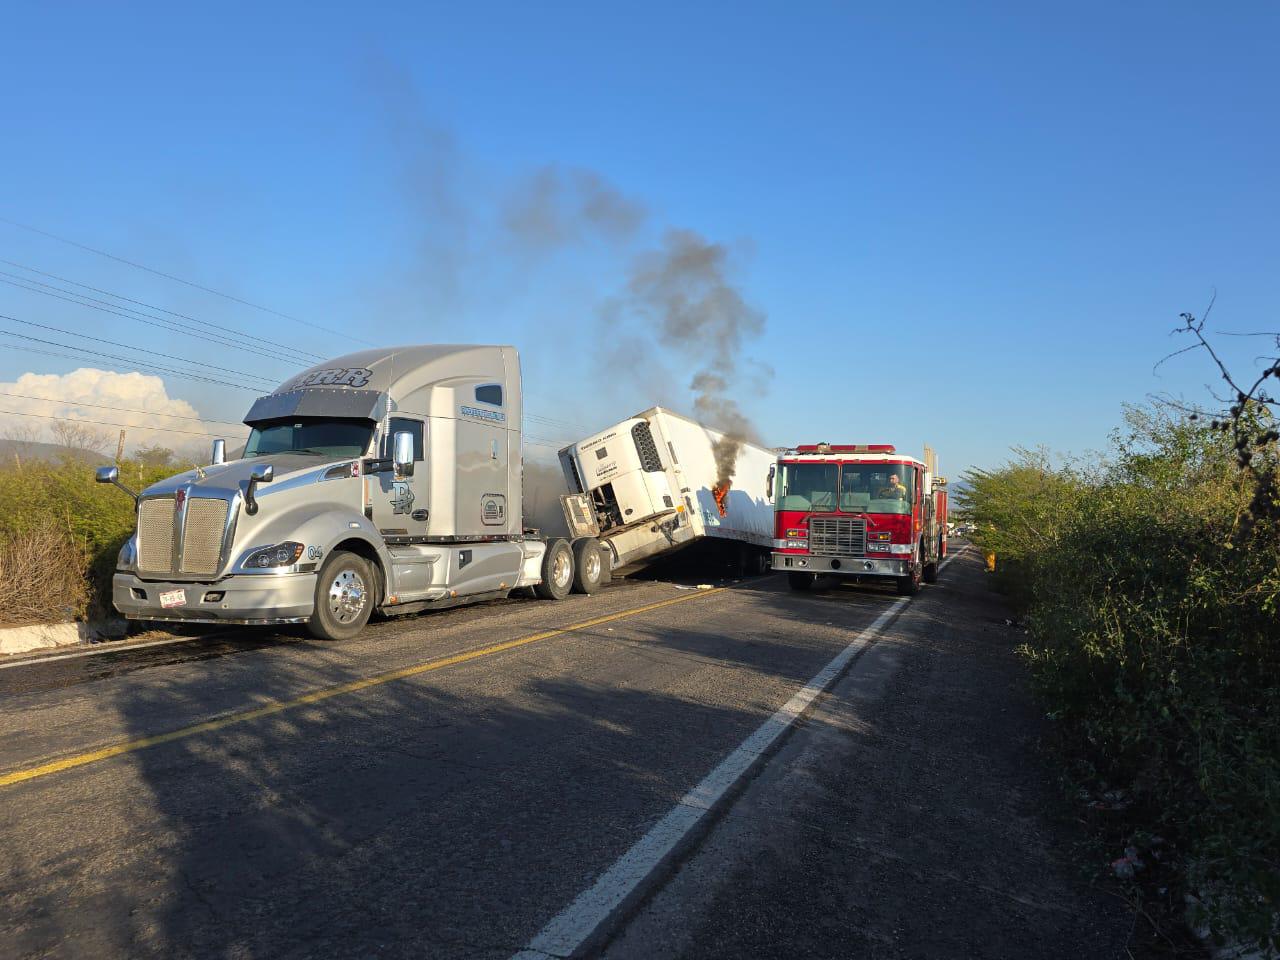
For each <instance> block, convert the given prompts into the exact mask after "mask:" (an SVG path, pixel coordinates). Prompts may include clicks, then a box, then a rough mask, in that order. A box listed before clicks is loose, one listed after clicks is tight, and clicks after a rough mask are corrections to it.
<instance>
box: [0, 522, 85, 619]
mask: <svg viewBox="0 0 1280 960" xmlns="http://www.w3.org/2000/svg"><path fill="white" fill-rule="evenodd" d="M88 570H89V557H88V555H87V553H86V551H85V549H84V547H83V546H81V545H80V543H78V542H77V541H76V539H75V538H74V537H73V536H72V535H71V534H70V533H68V532H67V531H66V530H65V529H60V528H59V527H58V526H57V525H56V524H43V525H38V526H34V527H30V528H28V529H25V530H22V531H18V532H15V533H11V534H9V535H7V536H5V537H3V538H0V625H4V626H19V625H22V624H28V623H50V622H56V621H64V620H72V619H75V618H76V617H80V616H83V614H84V612H85V608H86V606H87V605H88V600H89V583H88V580H87V574H88Z"/></svg>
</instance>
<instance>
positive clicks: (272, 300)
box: [0, 3, 1280, 472]
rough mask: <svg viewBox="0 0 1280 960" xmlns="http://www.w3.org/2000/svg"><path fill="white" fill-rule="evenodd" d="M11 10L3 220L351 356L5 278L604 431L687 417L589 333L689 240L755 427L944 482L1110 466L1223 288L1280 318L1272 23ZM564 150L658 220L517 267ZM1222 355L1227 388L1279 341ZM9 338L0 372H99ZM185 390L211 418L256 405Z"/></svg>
mask: <svg viewBox="0 0 1280 960" xmlns="http://www.w3.org/2000/svg"><path fill="white" fill-rule="evenodd" d="M6 20H7V29H6V31H5V32H6V37H5V41H4V47H3V54H4V55H3V57H0V89H2V90H3V91H4V92H3V93H0V105H2V106H3V115H4V117H5V122H4V130H5V137H4V142H5V145H4V149H3V150H2V151H0V217H4V218H7V219H10V220H13V221H17V222H19V223H24V224H30V225H33V226H37V227H40V228H41V229H43V230H46V231H50V232H52V233H55V234H57V235H59V236H63V237H67V238H71V239H74V240H76V241H78V242H81V243H83V244H87V245H90V246H93V247H96V248H99V249H102V250H106V251H110V252H112V253H114V254H116V255H118V256H120V257H124V258H127V259H129V260H133V261H135V262H138V263H141V264H145V265H147V266H149V267H152V268H154V269H157V270H161V271H164V272H166V273H171V274H174V275H177V276H181V277H183V278H186V279H189V280H192V281H194V282H196V283H199V284H201V285H205V286H208V287H212V288H216V289H218V290H221V291H224V292H227V293H230V294H232V295H234V296H237V297H241V298H243V299H246V300H249V301H252V302H254V303H258V304H262V305H265V306H268V307H270V308H272V309H274V310H276V311H280V312H283V313H287V314H289V315H291V316H294V317H299V318H305V319H306V320H308V321H309V322H311V323H314V324H319V325H321V326H324V327H327V328H330V329H332V330H336V331H339V332H340V334H341V335H335V334H327V333H321V332H319V331H317V330H315V329H314V328H313V327H309V326H304V325H302V324H298V323H295V322H293V321H289V320H285V319H283V318H281V317H279V316H276V315H274V314H269V313H265V312H261V311H255V310H253V309H251V308H248V307H245V306H243V305H239V304H236V303H233V302H231V301H229V300H226V299H223V298H219V297H215V296H211V295H208V294H205V293H202V292H200V291H197V290H195V289H193V288H190V287H186V286H183V285H181V284H177V283H174V282H172V281H169V280H164V279H162V278H159V277H156V276H154V275H152V274H148V273H145V272H142V271H139V270H136V269H133V268H130V267H128V266H126V265H123V264H121V263H119V262H116V261H112V260H107V259H105V258H102V257H98V256H95V255H93V254H89V253H86V252H84V251H82V250H79V249H76V248H73V247H70V246H68V245H66V244H63V243H59V242H57V241H54V240H51V239H48V238H46V237H42V236H39V235H36V234H32V233H30V232H28V231H24V230H21V229H19V228H16V227H13V226H10V225H8V224H5V223H0V258H4V259H7V260H11V261H16V262H19V263H23V264H26V265H29V266H34V267H37V268H39V269H42V270H45V271H47V272H49V273H53V274H58V275H60V276H64V277H67V278H70V279H73V280H77V281H80V282H83V283H89V284H93V285H95V286H99V287H101V288H103V289H106V290H109V291H112V292H115V293H120V294H124V295H127V296H130V297H133V298H135V299H138V300H143V301H146V302H147V303H150V304H154V305H157V306H161V307H163V308H165V309H168V310H173V311H178V312H182V313H186V314H189V315H191V316H195V317H198V318H200V319H201V320H207V321H209V322H212V323H218V324H222V325H224V326H229V327H233V328H236V329H241V330H245V331H248V332H250V333H251V334H253V335H256V336H258V337H262V338H264V339H267V340H274V341H282V342H287V343H290V344H295V345H304V346H305V347H306V348H307V349H308V350H311V351H313V352H316V353H319V354H322V355H326V356H330V355H336V354H339V353H342V352H345V351H346V350H347V349H349V348H352V349H353V348H355V347H358V346H360V344H359V343H356V342H353V341H356V340H360V341H366V342H374V343H393V342H428V341H475V342H494V341H503V342H512V343H515V344H516V345H517V346H519V347H520V348H521V349H522V353H523V356H524V361H525V374H526V386H527V389H528V392H529V395H530V400H529V409H530V410H532V411H534V412H535V413H537V414H539V415H541V416H544V417H549V418H554V419H557V420H564V421H569V422H572V423H575V424H581V425H582V426H584V427H586V428H588V429H590V430H594V429H595V428H597V427H600V426H603V425H605V424H606V423H608V422H611V421H612V420H614V419H618V418H620V417H621V416H623V415H626V414H628V413H630V412H633V411H634V410H635V409H639V408H640V407H643V406H648V405H650V404H651V403H653V402H657V401H662V402H666V403H668V404H670V405H672V406H673V407H676V408H678V409H679V408H683V409H689V407H690V406H691V398H690V396H689V393H688V390H687V383H688V378H689V374H690V373H691V371H692V370H693V369H694V367H696V365H697V364H696V358H695V357H693V356H691V355H690V354H689V352H688V351H683V350H670V349H668V350H661V349H659V350H656V351H654V352H652V353H651V354H650V355H649V356H648V357H638V358H637V359H636V361H635V362H634V363H630V364H622V365H621V367H620V366H619V365H618V360H617V355H616V352H615V353H614V354H613V355H612V356H613V361H612V362H613V366H607V365H606V358H607V357H609V356H610V354H609V353H608V348H609V347H610V345H611V344H612V345H616V343H613V341H614V340H615V331H612V330H610V329H609V328H608V327H607V326H605V324H604V323H603V322H602V320H601V319H600V318H601V307H602V304H605V303H608V302H610V301H611V300H612V299H614V298H616V297H618V296H619V295H620V293H621V292H622V291H623V290H624V289H625V285H626V283H627V277H628V271H629V269H630V268H631V266H632V265H633V264H634V263H635V261H636V258H637V257H639V256H642V255H643V254H644V252H645V251H646V250H651V249H653V248H654V247H655V246H657V245H659V244H660V243H661V242H662V237H663V236H664V234H665V232H666V231H668V230H670V229H673V228H681V229H687V230H692V231H696V232H697V233H698V234H699V235H701V236H702V237H704V238H706V240H707V241H709V242H714V243H719V244H723V245H724V246H725V248H726V250H727V252H728V257H729V261H728V262H729V266H730V268H731V270H732V278H733V280H734V282H735V283H736V285H737V287H738V289H739V290H740V292H741V293H742V295H743V296H744V297H745V299H746V301H747V302H748V303H749V304H750V305H751V306H753V307H754V308H756V309H758V310H759V311H761V312H763V313H764V314H765V315H766V316H767V324H766V327H765V330H764V332H763V333H762V334H761V335H760V336H759V337H758V338H756V339H754V340H751V341H749V342H748V343H747V344H746V345H745V348H744V353H745V357H744V364H745V366H744V369H746V370H747V371H748V372H749V373H752V374H753V375H752V376H751V377H748V378H747V380H748V381H750V382H744V383H743V384H742V385H741V386H740V388H739V393H738V394H737V395H738V397H739V398H740V400H741V402H742V405H743V407H744V408H745V409H746V410H747V412H748V413H749V414H750V415H751V417H752V418H753V419H754V421H755V422H756V424H757V425H758V427H759V429H760V431H761V433H762V435H763V437H764V438H765V439H766V441H767V442H769V443H770V444H784V443H798V442H807V441H813V440H819V439H828V440H831V441H833V442H836V441H853V442H862V441H873V442H878V441H886V440H887V441H890V442H895V443H897V444H899V446H901V447H905V448H910V449H918V448H919V446H920V445H921V444H922V443H924V442H930V443H932V444H933V445H934V446H935V447H936V448H938V450H939V452H940V455H941V457H942V461H943V466H944V469H945V471H946V472H956V471H958V470H960V469H963V468H964V467H966V466H969V465H972V464H978V465H993V464H995V463H998V462H999V461H1001V460H1002V459H1003V458H1004V456H1005V455H1006V452H1007V450H1008V448H1009V447H1010V446H1012V445H1015V444H1022V445H1037V444H1047V445H1049V446H1050V447H1052V448H1054V449H1056V450H1073V451H1081V450H1084V449H1087V448H1091V447H1094V448H1096V447H1100V446H1102V445H1103V444H1104V442H1105V439H1106V434H1107V432H1108V431H1109V430H1110V429H1111V428H1112V427H1114V426H1115V425H1116V423H1117V422H1118V421H1119V419H1120V414H1121V404H1122V403H1124V402H1126V401H1141V400H1142V399H1143V398H1144V397H1145V396H1146V395H1147V394H1149V393H1152V392H1157V391H1169V392H1172V393H1175V394H1181V395H1183V396H1185V397H1187V398H1188V399H1199V398H1201V397H1202V396H1203V385H1204V384H1205V383H1206V382H1207V381H1209V380H1210V379H1211V371H1210V370H1209V368H1208V366H1207V365H1206V363H1205V362H1204V361H1203V360H1202V359H1199V358H1181V359H1179V360H1177V361H1175V362H1173V363H1171V364H1169V365H1166V366H1165V367H1164V368H1162V370H1161V371H1160V375H1159V376H1154V375H1153V373H1152V365H1153V364H1154V362H1155V361H1156V360H1157V359H1159V358H1160V356H1162V355H1163V354H1164V353H1165V352H1167V351H1169V350H1170V349H1173V348H1176V347H1177V346H1179V345H1180V344H1181V341H1177V340H1171V339H1170V338H1169V336H1168V333H1169V330H1170V329H1171V328H1172V327H1173V326H1174V325H1175V323H1176V322H1177V314H1178V313H1179V312H1180V311H1183V310H1191V311H1200V310H1202V309H1203V307H1204V306H1205V304H1206V303H1207V302H1208V300H1209V298H1210V296H1211V295H1212V293H1213V291H1215V290H1216V291H1217V302H1216V305H1215V307H1214V314H1213V323H1211V327H1213V328H1215V329H1223V330H1259V329H1264V330H1267V329H1276V328H1277V324H1276V321H1275V317H1276V306H1277V304H1278V303H1280V270H1277V266H1278V260H1280V258H1278V256H1277V255H1278V254H1280V232H1278V231H1277V229H1276V224H1277V223H1280V178H1277V175H1276V170H1277V169H1280V156H1278V154H1280V150H1278V149H1277V148H1278V147H1280V125H1278V124H1277V123H1276V109H1275V100H1276V94H1277V90H1278V88H1280V84H1278V82H1277V81H1278V80H1280V66H1278V64H1280V57H1277V46H1278V45H1280V10H1278V9H1277V8H1276V7H1275V6H1274V5H1263V4H1259V5H1256V6H1250V5H1248V4H1239V5H1233V6H1230V7H1225V8H1223V7H1220V8H1217V9H1216V10H1215V9H1210V8H1209V7H1208V6H1205V5H1195V4H1189V3H1188V4H1145V5H1143V4H1135V5H1124V6H1123V7H1121V6H1120V5H1115V4H1092V5H1090V4H1074V5H1069V6H1061V5H1059V6H1057V7H1054V8H1050V7H1049V6H1048V5H1044V6H1043V7H1041V8H1040V9H1033V8H1032V7H1031V6H1030V5H1021V4H1005V5H990V6H978V5H974V6H965V7H963V8H962V7H961V6H959V5H952V4H936V5H934V4H922V5H915V6H913V7H912V8H911V10H910V12H904V13H897V12H892V11H890V10H888V9H887V8H884V7H883V6H876V7H873V6H872V5H863V6H855V5H848V4H810V5H807V6H806V5H795V4H792V5H785V6H784V5H780V4H733V5H729V4H723V5H700V6H699V8H698V9H697V10H690V9H688V5H666V6H664V5H657V4H648V5H645V6H644V7H643V9H642V10H640V9H637V10H636V11H634V12H625V11H620V10H606V9H602V8H601V7H600V5H589V4H582V5H558V4H553V5H530V4H512V5H490V6H483V7H482V6H473V7H470V8H467V9H465V10H464V9H461V8H460V6H459V5H448V6H445V5H433V4H404V5H399V6H397V5H384V6H380V7H377V6H366V7H362V8H355V7H351V6H350V5H343V6H338V5H329V6H327V7H326V6H324V5H313V4H308V5H302V4H298V5H283V4H282V5H276V6H274V7H273V8H272V10H271V11H269V12H264V11H263V10H262V9H260V8H258V7H256V6H250V5H245V6H241V7H233V6H223V7H219V8H217V9H212V8H210V9H208V10H199V11H194V10H175V8H173V7H172V6H160V5H156V6H153V7H145V6H143V5H132V6H130V7H129V8H128V9H127V10H125V9H124V8H120V7H115V8H107V7H103V6H101V5H87V4H86V5H81V6H76V5H70V6H66V5H60V6H58V7H57V8H56V9H55V8H53V7H48V6H45V7H44V8H38V7H36V6H34V5H28V6H25V7H21V8H14V9H11V10H10V11H9V12H8V14H7V17H6ZM548 167H552V168H554V169H556V170H557V171H559V173H560V175H562V176H568V175H571V174H572V173H573V172H574V171H579V172H582V171H588V172H590V173H591V174H593V175H594V176H596V177H598V178H600V181H601V182H603V183H606V184H608V185H609V186H610V187H611V188H612V189H613V190H616V191H617V192H618V193H619V194H620V195H621V196H623V197H625V198H626V199H627V201H628V202H630V203H634V204H636V205H637V206H640V207H642V208H643V209H644V210H645V211H647V217H646V219H645V220H644V222H643V223H642V224H641V225H640V226H639V227H638V228H637V229H636V231H635V232H634V233H633V234H631V235H628V236H627V237H626V238H625V239H624V240H618V239H616V238H612V239H611V238H607V237H598V236H585V237H581V238H578V239H576V240H572V241H566V242H563V243H560V244H556V245H548V246H547V247H546V248H545V249H537V250H530V249H528V248H527V247H523V246H521V245H520V244H519V243H516V242H514V241H513V240H512V239H511V237H510V236H508V235H507V234H506V233H504V231H503V230H502V227H501V225H502V221H503V211H504V210H505V209H506V204H507V203H508V201H509V199H510V197H511V196H513V195H514V194H516V193H517V192H518V191H519V190H520V188H521V185H522V184H525V183H526V182H527V181H528V178H530V177H531V176H534V175H535V174H537V173H538V171H541V170H545V169H547V168H548ZM4 269H10V268H7V267H6V268H4ZM0 314H7V315H10V316H14V317H19V318H22V319H27V320H31V321H35V322H41V323H46V324H50V325H55V326H59V327H64V328H66V329H70V330H75V331H81V332H83V333H86V334H88V335H92V336H98V337H103V338H108V339H114V340H119V341H121V342H124V343H129V344H136V345H141V346H146V347H148V348H150V349H153V350H157V351H162V352H168V353H172V354H174V355H179V356H184V357H189V358H198V359H201V360H203V361H204V362H208V363H217V364H219V365H226V366H231V367H234V368H236V369H237V370H240V369H243V370H244V371H246V372H250V373H254V374H258V375H261V376H264V377H266V378H267V379H268V380H283V379H284V378H285V377H286V376H287V374H288V373H289V372H290V369H291V368H292V366H293V365H292V364H290V363H287V362H281V361H279V360H271V359H268V358H258V357H247V356H246V355H244V354H237V353H235V352H232V351H226V350H223V349H222V348H218V347H213V346H211V345H209V344H207V343H203V342H198V341H193V340H190V339H188V338H184V337H180V336H177V335H171V334H167V333H158V332H157V331H156V330H155V329H154V328H148V327H145V326H141V325H139V324H136V323H133V322H129V321H126V320H124V319H121V318H116V317H110V316H104V315H102V314H100V313H94V312H93V311H90V310H86V309H83V308H81V307H77V306H73V305H70V304H67V303H64V302H59V301H56V300H52V299H49V298H47V297H42V296H37V295H36V294H33V293H28V292H24V291H21V290H18V289H15V288H13V287H6V286H3V285H0ZM634 327H635V325H634V324H633V329H632V330H631V331H630V332H629V333H627V334H625V335H624V334H621V333H619V334H617V336H616V340H617V342H624V336H625V337H632V338H634V337H637V336H638V337H640V338H641V339H643V337H644V333H643V330H637V329H634ZM0 328H5V329H20V328H19V327H14V326H13V325H12V324H10V323H7V322H5V321H0ZM27 332H30V328H27ZM50 338H53V337H52V335H50ZM1223 343H1224V346H1225V348H1226V350H1227V352H1228V353H1229V354H1230V355H1231V356H1232V357H1233V359H1234V360H1235V361H1236V362H1237V363H1238V364H1240V365H1242V367H1247V366H1248V365H1250V364H1251V363H1252V359H1253V356H1254V354H1256V353H1257V352H1258V348H1259V346H1260V344H1258V343H1256V342H1255V343H1252V344H1251V343H1249V342H1248V341H1242V340H1227V341H1224V342H1223ZM103 349H105V348H103ZM0 350H4V352H3V353H0V381H5V382H11V381H13V380H14V379H16V378H17V377H18V376H19V375H20V374H22V373H24V372H28V371H37V372H41V373H63V372H66V371H69V370H71V369H74V368H75V367H77V366H82V365H86V363H85V362H84V361H75V360H70V359H64V358H57V357H49V356H43V355H38V354H31V353H24V352H18V351H10V350H7V349H6V348H4V347H0ZM624 355H627V354H626V351H625V350H624ZM748 361H749V362H748ZM759 363H764V364H768V365H770V366H771V367H772V368H773V370H774V375H773V377H772V379H771V380H770V381H769V382H768V383H767V385H766V384H764V383H762V378H761V377H760V376H759V375H758V372H759V369H760V367H759V365H758V364H759ZM101 365H104V366H111V367H112V368H113V369H121V370H123V369H125V368H124V367H123V366H121V365H120V364H114V365H109V364H101ZM165 381H166V388H167V390H168V393H169V395H170V396H172V397H177V398H181V399H183V400H187V401H189V402H190V403H191V404H193V405H194V407H195V408H196V409H197V410H198V411H199V412H200V414H201V415H202V416H207V417H212V418H220V419H230V420H233V421H234V420H238V419H239V417H240V416H241V415H242V414H243V411H244V409H245V408H246V407H247V402H248V401H249V400H250V399H251V396H252V395H251V393H250V392H247V391H243V390H233V389H228V388H222V387H216V386H214V385H210V384H200V383H196V382H193V381H191V380H190V379H188V378H184V377H181V376H174V375H169V376H166V377H165ZM540 429H541V430H542V433H543V435H546V436H548V437H549V439H552V440H559V439H573V438H574V437H575V436H576V435H577V433H578V432H583V431H578V430H577V428H575V427H566V426H554V425H547V424H544V425H543V427H542V428H540Z"/></svg>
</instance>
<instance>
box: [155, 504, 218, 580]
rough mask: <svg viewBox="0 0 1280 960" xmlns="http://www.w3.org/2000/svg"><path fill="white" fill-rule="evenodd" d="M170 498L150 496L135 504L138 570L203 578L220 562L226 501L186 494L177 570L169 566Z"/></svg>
mask: <svg viewBox="0 0 1280 960" xmlns="http://www.w3.org/2000/svg"><path fill="white" fill-rule="evenodd" d="M173 527H174V501H173V497H153V498H151V499H148V500H143V501H142V502H141V503H139V504H138V572H139V573H145V574H160V575H164V576H172V575H173V574H175V573H182V574H185V575H187V576H197V577H207V576H212V575H213V574H215V573H217V572H218V568H219V567H220V566H221V565H222V538H223V534H224V532H225V531H226V527H227V501H225V500H223V499H220V498H214V497H190V498H189V499H188V500H187V515H186V520H185V523H184V526H183V532H182V549H181V550H180V551H179V553H178V569H177V570H174V568H173Z"/></svg>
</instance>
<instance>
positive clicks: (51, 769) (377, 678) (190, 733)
mask: <svg viewBox="0 0 1280 960" xmlns="http://www.w3.org/2000/svg"><path fill="white" fill-rule="evenodd" d="M723 589H724V588H723V587H717V588H715V589H713V590H699V591H698V592H697V593H692V594H689V595H687V596H683V597H673V598H672V599H670V600H660V601H658V602H657V603H650V604H646V605H645V606H643V607H633V608H632V609H630V610H623V611H621V612H619V613H611V614H608V615H607V616H603V617H596V618H595V619H594V620H584V621H583V622H582V623H575V624H572V625H571V626H568V627H560V628H558V629H555V630H546V631H544V632H542V633H535V634H533V635H531V636H528V637H521V638H519V639H518V640H508V641H506V642H505V643H495V644H493V645H492V646H488V647H481V648H480V649H478V650H469V651H467V652H466V653H458V654H454V655H453V656H451V657H442V658H440V659H439V660H428V661H427V662H426V663H420V664H417V665H416V666H412V667H404V668H403V669H400V670H392V671H390V672H388V673H379V674H376V675H374V676H372V677H365V678H364V679H363V680H353V681H351V682H350V683H343V684H339V685H338V686H336V687H325V688H323V689H321V690H314V691H312V692H311V693H307V694H303V695H302V696H300V697H294V698H293V699H292V700H276V701H273V702H271V703H268V704H265V705H263V706H261V707H255V708H254V709H252V710H244V711H241V712H239V713H229V714H227V715H226V716H222V717H216V718H214V719H213V720H206V721H205V722H203V723H197V724H193V725H192V726H189V727H181V728H179V729H177V730H169V731H167V732H165V733H157V734H155V735H153V736H150V737H139V738H137V739H136V740H125V741H123V742H121V743H116V744H112V745H111V746H109V747H102V748H101V749H99V750H91V751H89V752H88V753H79V754H76V755H74V756H70V757H64V758H63V759H61V760H54V761H51V762H49V763H42V764H39V765H38V766H34V767H25V768H22V769H18V770H14V771H12V772H10V773H6V774H3V775H0V787H10V786H13V785H14V784H15V783H23V782H25V781H27V780H35V779H36V778H37V777H47V776H49V775H50V774H54V773H61V772H62V771H64V770H73V769H75V768H76V767H83V766H85V765H86V764H90V763H97V762H98V761H99V760H109V759H111V758H112V757H118V756H120V755H121V754H125V753H135V752H136V751H138V750H145V749H147V748H148V747H156V746H159V745H160V744H162V743H171V742H173V741H174V740H184V739H186V738H187V737H194V736H197V735H198V734H202V733H210V732H212V731H214V730H221V729H222V728H223V727H229V726H231V725H232V724H236V723H247V722H248V721H250V720H259V719H261V718H262V717H269V716H271V715H272V714H276V713H283V712H284V711H285V710H292V709H293V708H295V707H304V706H308V705H310V704H313V703H321V702H322V701H324V700H328V699H330V698H331V697H339V696H342V695H343V694H346V693H355V692H356V691H358V690H367V689H369V688H370V687H377V686H381V685H382V684H384V683H391V682H392V681H393V680H405V679H407V678H409V677H416V676H418V675H419V674H423V673H430V672H431V671H433V670H441V669H443V668H444V667H452V666H454V665H455V664H459V663H466V662H467V661H468V660H478V659H480V658H481V657H488V656H492V655H493V654H495V653H502V652H504V651H506V650H514V649H516V648H517V647H525V646H528V645H529V644H531V643H537V642H539V641H540V640H550V639H551V638H552V637H560V636H564V635H565V634H567V633H576V632H578V631H581V630H587V629H590V628H591V627H597V626H599V625H600V624H602V623H610V622H612V621H614V620H622V619H624V618H625V617H634V616H636V615H637V614H640V613H648V612H649V611H650V610H658V609H660V608H662V607H669V606H671V605H672V604H674V603H683V602H685V601H686V600H694V599H697V598H698V597H705V596H707V595H708V594H710V593H719V592H720V591H721V590H723Z"/></svg>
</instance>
